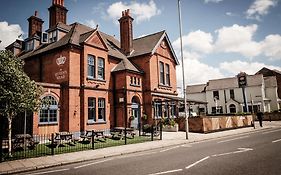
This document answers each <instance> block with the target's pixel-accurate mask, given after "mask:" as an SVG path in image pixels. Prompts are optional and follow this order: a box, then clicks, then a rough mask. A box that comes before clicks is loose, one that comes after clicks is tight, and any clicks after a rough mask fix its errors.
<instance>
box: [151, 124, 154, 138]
mask: <svg viewBox="0 0 281 175" xmlns="http://www.w3.org/2000/svg"><path fill="white" fill-rule="evenodd" d="M153 135H154V124H152V125H151V141H153Z"/></svg>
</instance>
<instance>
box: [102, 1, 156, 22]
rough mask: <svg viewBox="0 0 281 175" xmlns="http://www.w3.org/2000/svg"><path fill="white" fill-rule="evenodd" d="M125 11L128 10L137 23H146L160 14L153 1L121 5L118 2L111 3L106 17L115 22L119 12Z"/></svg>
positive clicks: (121, 3)
mask: <svg viewBox="0 0 281 175" xmlns="http://www.w3.org/2000/svg"><path fill="white" fill-rule="evenodd" d="M126 9H130V12H131V13H132V16H133V17H134V18H135V20H136V22H137V23H140V22H142V21H148V20H150V18H152V17H153V16H156V15H159V14H160V13H161V10H159V9H158V8H157V6H156V4H155V2H154V1H153V0H150V1H149V2H148V3H139V2H136V1H131V2H130V3H123V2H121V1H120V2H116V3H113V4H111V5H110V6H109V7H108V9H107V15H108V17H109V18H111V19H113V20H114V21H115V22H116V21H117V19H119V18H120V17H121V12H122V11H124V10H126Z"/></svg>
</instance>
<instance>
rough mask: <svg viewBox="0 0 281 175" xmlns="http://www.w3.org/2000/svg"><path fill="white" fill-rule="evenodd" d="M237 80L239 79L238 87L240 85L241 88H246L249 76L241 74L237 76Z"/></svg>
mask: <svg viewBox="0 0 281 175" xmlns="http://www.w3.org/2000/svg"><path fill="white" fill-rule="evenodd" d="M237 78H238V85H239V88H242V87H246V86H247V74H246V73H245V72H240V73H239V74H238V75H237Z"/></svg>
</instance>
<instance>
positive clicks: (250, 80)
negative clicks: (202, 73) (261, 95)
mask: <svg viewBox="0 0 281 175" xmlns="http://www.w3.org/2000/svg"><path fill="white" fill-rule="evenodd" d="M262 83H263V75H262V74H258V75H247V86H261V85H262ZM238 87H239V86H238V80H237V77H232V78H222V79H216V80H209V85H208V86H207V90H209V91H210V90H220V89H231V88H238Z"/></svg>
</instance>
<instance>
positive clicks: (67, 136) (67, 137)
mask: <svg viewBox="0 0 281 175" xmlns="http://www.w3.org/2000/svg"><path fill="white" fill-rule="evenodd" d="M72 136H73V134H72V133H70V132H57V133H56V135H55V138H54V142H55V144H57V145H63V144H64V143H68V144H71V143H74V144H75V140H74V139H73V138H72Z"/></svg>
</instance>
